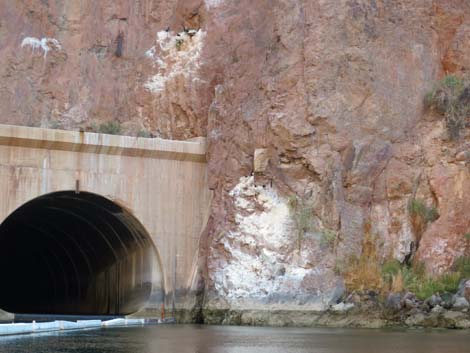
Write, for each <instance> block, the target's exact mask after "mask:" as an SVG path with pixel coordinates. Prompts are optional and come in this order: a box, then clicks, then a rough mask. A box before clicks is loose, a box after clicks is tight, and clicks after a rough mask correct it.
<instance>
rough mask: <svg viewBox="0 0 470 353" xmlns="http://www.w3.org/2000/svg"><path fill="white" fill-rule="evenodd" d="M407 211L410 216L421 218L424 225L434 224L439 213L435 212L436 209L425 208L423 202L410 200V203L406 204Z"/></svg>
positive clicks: (432, 207)
mask: <svg viewBox="0 0 470 353" xmlns="http://www.w3.org/2000/svg"><path fill="white" fill-rule="evenodd" d="M408 211H409V212H410V214H411V215H412V216H419V217H421V218H422V219H423V221H425V222H426V223H428V222H434V221H435V220H436V219H438V218H439V213H438V212H437V208H436V207H434V206H431V207H427V206H426V205H425V204H424V202H423V201H421V200H418V199H412V200H411V201H410V203H409V204H408Z"/></svg>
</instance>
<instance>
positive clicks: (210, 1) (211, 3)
mask: <svg viewBox="0 0 470 353" xmlns="http://www.w3.org/2000/svg"><path fill="white" fill-rule="evenodd" d="M204 3H205V4H206V7H207V8H208V9H211V8H214V7H217V6H220V5H221V4H223V3H224V0H205V1H204Z"/></svg>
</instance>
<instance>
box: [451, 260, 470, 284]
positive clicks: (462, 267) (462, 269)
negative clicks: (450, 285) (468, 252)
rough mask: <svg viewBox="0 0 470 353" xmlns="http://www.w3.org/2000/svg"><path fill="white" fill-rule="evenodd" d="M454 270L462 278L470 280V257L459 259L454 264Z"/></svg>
mask: <svg viewBox="0 0 470 353" xmlns="http://www.w3.org/2000/svg"><path fill="white" fill-rule="evenodd" d="M453 270H454V271H455V272H458V273H460V275H461V276H462V278H467V279H470V257H466V256H462V257H459V258H458V259H457V260H456V261H455V263H454V266H453Z"/></svg>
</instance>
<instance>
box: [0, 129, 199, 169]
mask: <svg viewBox="0 0 470 353" xmlns="http://www.w3.org/2000/svg"><path fill="white" fill-rule="evenodd" d="M0 145H6V146H17V147H27V148H41V149H51V150H59V151H72V152H85V153H96V154H108V155H121V156H131V157H144V158H158V159H170V160H182V161H192V162H200V163H205V162H206V145H205V140H204V139H202V142H200V141H197V142H191V141H174V140H164V139H160V138H151V139H149V138H140V137H131V136H117V135H106V134H96V133H90V132H77V131H65V130H52V129H42V128H31V127H24V126H13V125H0Z"/></svg>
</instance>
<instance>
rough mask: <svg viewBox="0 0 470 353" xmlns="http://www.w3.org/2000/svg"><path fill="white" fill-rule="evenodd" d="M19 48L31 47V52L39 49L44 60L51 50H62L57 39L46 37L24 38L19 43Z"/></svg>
mask: <svg viewBox="0 0 470 353" xmlns="http://www.w3.org/2000/svg"><path fill="white" fill-rule="evenodd" d="M21 47H22V48H23V47H31V49H32V50H33V52H34V51H36V50H37V49H40V50H42V51H43V52H44V58H45V57H46V56H47V53H48V52H49V51H50V50H51V49H57V50H60V49H62V46H61V45H60V42H59V41H58V40H57V39H55V38H47V37H44V38H41V39H39V38H35V37H25V38H24V39H23V41H22V42H21Z"/></svg>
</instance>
